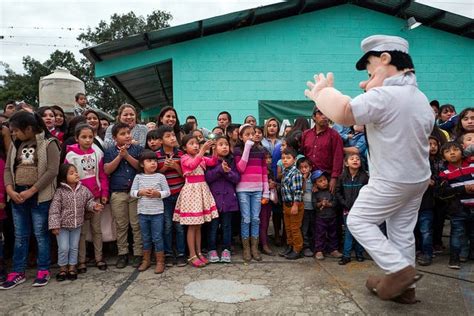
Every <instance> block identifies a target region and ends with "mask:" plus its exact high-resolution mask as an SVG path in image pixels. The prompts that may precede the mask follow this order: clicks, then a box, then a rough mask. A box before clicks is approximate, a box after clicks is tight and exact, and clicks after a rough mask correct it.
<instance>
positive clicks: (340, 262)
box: [338, 257, 351, 266]
mask: <svg viewBox="0 0 474 316" xmlns="http://www.w3.org/2000/svg"><path fill="white" fill-rule="evenodd" d="M349 262H351V258H349V257H342V258H341V260H339V262H338V264H339V265H341V266H344V265H346V264H348V263H349Z"/></svg>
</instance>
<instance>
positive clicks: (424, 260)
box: [418, 255, 432, 267]
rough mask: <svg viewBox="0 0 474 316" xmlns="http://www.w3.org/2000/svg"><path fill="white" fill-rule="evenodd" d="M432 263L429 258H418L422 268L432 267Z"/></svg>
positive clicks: (424, 256)
mask: <svg viewBox="0 0 474 316" xmlns="http://www.w3.org/2000/svg"><path fill="white" fill-rule="evenodd" d="M431 263H432V260H431V258H430V257H429V256H426V255H423V256H421V257H420V258H418V264H419V265H420V266H424V267H426V266H429V265H431Z"/></svg>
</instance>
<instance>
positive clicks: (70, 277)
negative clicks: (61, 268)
mask: <svg viewBox="0 0 474 316" xmlns="http://www.w3.org/2000/svg"><path fill="white" fill-rule="evenodd" d="M67 279H68V280H70V281H74V280H77V271H76V266H70V267H69V271H68V272H67Z"/></svg>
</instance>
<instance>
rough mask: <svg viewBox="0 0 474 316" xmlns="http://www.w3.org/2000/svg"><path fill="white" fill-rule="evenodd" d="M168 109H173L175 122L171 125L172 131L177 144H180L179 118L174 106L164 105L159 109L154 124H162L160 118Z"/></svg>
mask: <svg viewBox="0 0 474 316" xmlns="http://www.w3.org/2000/svg"><path fill="white" fill-rule="evenodd" d="M168 111H173V112H174V115H175V116H176V123H175V124H174V126H173V131H174V134H175V136H176V140H177V141H178V143H179V144H181V127H180V126H179V118H178V113H177V112H176V110H175V108H174V107H172V106H165V107H164V108H162V109H161V111H160V114H158V118H157V120H156V126H158V127H159V126H161V125H164V124H163V123H162V122H161V119H162V118H163V116H165V114H166V112H168Z"/></svg>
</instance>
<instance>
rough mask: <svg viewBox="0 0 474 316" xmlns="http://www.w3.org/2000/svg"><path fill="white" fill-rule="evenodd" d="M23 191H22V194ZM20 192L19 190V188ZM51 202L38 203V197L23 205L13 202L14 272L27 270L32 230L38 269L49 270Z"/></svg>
mask: <svg viewBox="0 0 474 316" xmlns="http://www.w3.org/2000/svg"><path fill="white" fill-rule="evenodd" d="M21 191H23V190H20V192H21ZM17 192H18V188H17ZM50 203H51V201H47V202H42V203H39V204H38V203H37V195H34V196H33V197H31V198H29V199H28V200H26V201H25V202H24V203H22V204H16V203H14V202H12V215H13V225H14V227H15V246H14V249H13V272H20V273H23V272H25V270H26V261H27V259H28V248H29V244H30V236H31V230H32V229H33V233H34V235H35V238H36V243H37V246H38V255H37V261H36V263H37V266H38V267H37V269H38V270H49V266H50V264H51V253H50V243H51V241H50V239H49V231H48V211H49V204H50Z"/></svg>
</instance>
